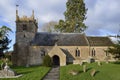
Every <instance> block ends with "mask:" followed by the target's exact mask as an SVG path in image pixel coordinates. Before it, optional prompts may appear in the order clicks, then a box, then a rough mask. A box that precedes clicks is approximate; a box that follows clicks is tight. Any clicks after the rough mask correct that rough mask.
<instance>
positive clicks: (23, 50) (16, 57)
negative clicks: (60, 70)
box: [12, 6, 38, 66]
mask: <svg viewBox="0 0 120 80" xmlns="http://www.w3.org/2000/svg"><path fill="white" fill-rule="evenodd" d="M17 7H18V6H16V42H15V45H14V53H13V55H12V57H13V58H12V61H13V64H14V65H18V66H23V65H28V64H29V59H28V58H29V46H30V41H31V40H32V39H33V38H34V36H35V34H36V32H37V29H38V22H37V21H36V19H35V17H34V11H32V15H31V16H30V17H27V16H22V17H19V15H18V9H17Z"/></svg>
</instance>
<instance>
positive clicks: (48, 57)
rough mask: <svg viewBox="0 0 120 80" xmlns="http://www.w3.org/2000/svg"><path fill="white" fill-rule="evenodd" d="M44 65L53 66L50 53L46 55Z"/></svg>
mask: <svg viewBox="0 0 120 80" xmlns="http://www.w3.org/2000/svg"><path fill="white" fill-rule="evenodd" d="M43 66H46V67H51V66H52V59H51V57H50V56H49V55H45V56H44V58H43Z"/></svg>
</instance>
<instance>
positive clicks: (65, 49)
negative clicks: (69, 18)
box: [12, 10, 113, 66]
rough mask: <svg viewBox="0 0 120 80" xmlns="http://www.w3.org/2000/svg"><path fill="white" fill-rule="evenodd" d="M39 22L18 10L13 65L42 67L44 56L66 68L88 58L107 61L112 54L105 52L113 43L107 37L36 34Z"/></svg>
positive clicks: (79, 34) (78, 34)
mask: <svg viewBox="0 0 120 80" xmlns="http://www.w3.org/2000/svg"><path fill="white" fill-rule="evenodd" d="M37 29H38V22H37V20H36V19H35V17H34V11H33V12H32V16H30V17H27V16H23V17H19V15H18V10H16V42H15V44H14V52H13V54H12V62H13V64H14V65H18V66H23V65H24V66H25V65H41V64H42V62H43V58H44V56H45V55H49V56H50V57H51V58H52V60H53V64H56V65H60V66H65V65H67V64H68V63H73V64H80V62H87V60H88V59H89V58H92V59H94V60H95V61H97V60H100V61H105V60H106V58H107V57H109V60H113V58H112V55H111V54H109V53H108V52H105V50H106V49H107V48H108V47H110V46H112V45H113V43H112V41H111V40H110V39H109V38H108V37H104V36H97V37H96V36H86V35H85V34H84V33H83V34H81V33H48V32H37Z"/></svg>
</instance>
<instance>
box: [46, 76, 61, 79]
mask: <svg viewBox="0 0 120 80" xmlns="http://www.w3.org/2000/svg"><path fill="white" fill-rule="evenodd" d="M45 79H59V76H46V77H45Z"/></svg>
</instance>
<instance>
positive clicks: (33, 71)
mask: <svg viewBox="0 0 120 80" xmlns="http://www.w3.org/2000/svg"><path fill="white" fill-rule="evenodd" d="M11 68H12V69H13V70H15V71H16V72H17V73H18V74H22V76H21V77H19V78H12V79H0V80H41V79H42V78H43V77H44V76H45V74H46V73H47V72H48V71H49V70H50V67H44V66H32V67H12V66H11Z"/></svg>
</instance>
